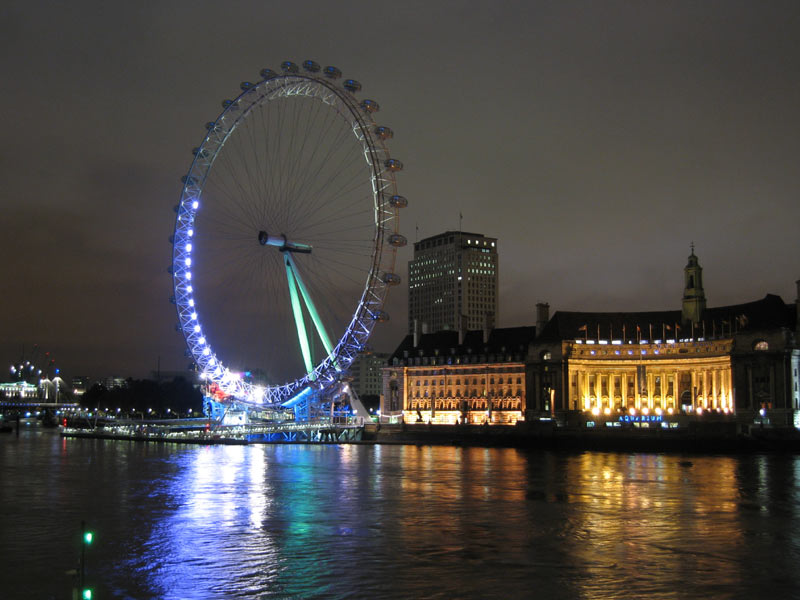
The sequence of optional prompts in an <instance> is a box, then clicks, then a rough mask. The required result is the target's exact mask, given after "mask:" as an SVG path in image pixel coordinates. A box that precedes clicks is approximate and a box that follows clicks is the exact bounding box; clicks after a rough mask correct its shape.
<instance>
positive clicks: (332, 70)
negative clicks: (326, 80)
mask: <svg viewBox="0 0 800 600" xmlns="http://www.w3.org/2000/svg"><path fill="white" fill-rule="evenodd" d="M322 72H323V73H325V77H330V78H331V79H339V77H341V76H342V72H341V71H340V70H339V69H337V68H336V67H325V69H323V71H322Z"/></svg>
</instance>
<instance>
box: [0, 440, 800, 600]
mask: <svg viewBox="0 0 800 600" xmlns="http://www.w3.org/2000/svg"><path fill="white" fill-rule="evenodd" d="M0 443H2V444H4V445H3V447H2V451H1V452H0V467H2V468H3V472H4V473H8V474H9V477H7V479H6V480H5V481H4V485H3V486H0V502H2V504H3V506H4V507H5V510H6V514H10V515H18V516H17V517H16V518H14V519H7V520H5V521H4V527H3V528H0V553H1V554H2V556H4V557H5V562H4V564H3V568H4V569H5V570H4V571H2V572H0V576H2V580H3V581H4V583H5V584H6V585H4V590H3V597H4V598H6V597H9V598H14V597H20V598H28V597H44V598H47V597H65V596H66V595H68V594H65V593H63V591H64V590H68V589H69V587H68V586H69V581H68V579H67V578H66V577H62V578H60V579H59V578H58V577H52V578H46V577H42V576H41V568H42V567H41V565H42V564H46V565H47V568H48V572H50V573H63V572H64V571H65V570H66V569H69V568H73V567H74V559H75V556H76V554H75V550H76V547H75V545H74V536H73V535H71V533H70V531H72V529H74V527H73V525H76V524H79V523H80V520H82V519H87V520H88V521H89V522H90V523H91V524H92V526H93V527H94V528H95V529H96V531H97V532H98V535H97V544H96V547H95V548H94V549H93V550H92V552H93V554H92V556H91V561H90V564H89V566H90V575H91V577H92V578H93V580H94V581H95V582H96V585H95V587H96V590H97V596H98V597H118V598H136V599H146V598H237V597H239V598H265V599H273V598H276V599H277V598H319V597H323V598H353V597H356V598H389V599H395V598H416V597H419V598H442V599H444V598H465V599H472V598H490V597H491V598H495V597H501V598H502V597H530V596H532V595H535V596H536V597H541V598H641V597H647V598H705V597H714V598H747V597H760V596H764V595H771V596H774V597H778V598H784V597H785V598H788V597H793V596H795V595H796V590H797V589H798V587H800V579H799V578H798V576H797V575H796V564H797V563H798V560H800V536H798V533H797V531H799V530H800V529H798V525H800V523H798V515H800V487H798V486H799V484H798V482H800V459H798V458H796V457H781V456H739V457H734V456H693V457H689V458H686V457H680V456H674V455H656V454H602V453H577V454H554V453H547V452H531V453H528V452H523V451H518V450H513V449H486V448H461V447H429V446H427V447H426V446H420V447H416V446H382V447H381V446H337V445H324V446H323V445H319V446H292V445H283V446H216V447H187V446H177V445H169V444H149V445H148V444H136V443H128V442H111V441H107V442H104V441H92V440H67V441H66V443H65V441H64V440H60V439H58V438H57V437H52V438H49V439H46V440H40V439H38V438H37V439H33V438H31V439H29V440H26V439H24V438H22V439H21V440H20V441H19V442H16V441H12V442H11V443H7V441H6V440H2V441H0ZM43 482H47V483H46V484H43ZM65 524H67V526H65ZM70 527H72V529H70ZM25 557H37V558H36V560H31V559H30V558H27V559H26V558H25ZM8 590H11V594H10V595H8V594H7V593H6V592H8ZM17 591H19V594H17V595H16V596H15V595H14V594H15V593H16V592H17Z"/></svg>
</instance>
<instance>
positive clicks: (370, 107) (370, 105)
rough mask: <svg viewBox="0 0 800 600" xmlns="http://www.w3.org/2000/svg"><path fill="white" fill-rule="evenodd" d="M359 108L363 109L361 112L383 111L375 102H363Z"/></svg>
mask: <svg viewBox="0 0 800 600" xmlns="http://www.w3.org/2000/svg"><path fill="white" fill-rule="evenodd" d="M359 106H360V107H361V110H363V111H365V112H368V113H376V112H378V111H379V110H380V109H381V107H380V106H379V105H378V103H377V102H375V100H362V101H361V104H360V105H359Z"/></svg>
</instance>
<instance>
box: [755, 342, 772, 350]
mask: <svg viewBox="0 0 800 600" xmlns="http://www.w3.org/2000/svg"><path fill="white" fill-rule="evenodd" d="M753 350H756V351H758V352H765V351H767V350H769V344H768V343H767V342H766V340H759V341H757V342H756V343H755V344H753Z"/></svg>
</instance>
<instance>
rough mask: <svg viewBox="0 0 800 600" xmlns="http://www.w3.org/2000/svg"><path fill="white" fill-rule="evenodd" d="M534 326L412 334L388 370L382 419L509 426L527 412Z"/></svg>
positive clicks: (406, 339)
mask: <svg viewBox="0 0 800 600" xmlns="http://www.w3.org/2000/svg"><path fill="white" fill-rule="evenodd" d="M535 331H536V328H535V327H509V328H503V329H494V330H491V331H490V330H489V329H488V328H487V329H483V330H477V331H467V332H463V331H439V332H436V333H430V334H423V335H419V334H415V335H408V336H406V337H405V339H404V340H403V341H402V343H401V344H400V346H398V348H397V350H395V352H394V353H393V354H392V355H391V357H390V358H389V363H388V366H386V367H385V368H384V369H383V393H382V394H381V414H382V415H383V417H384V418H388V419H389V420H394V421H399V420H401V419H402V420H403V421H404V422H405V423H419V422H421V423H434V424H454V423H469V424H483V423H486V424H507V425H513V424H514V423H516V422H517V421H519V420H522V419H523V418H524V415H525V411H526V408H527V392H526V390H527V384H526V377H525V361H526V358H527V352H528V347H529V345H530V343H531V342H532V341H533V339H534V335H535Z"/></svg>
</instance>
